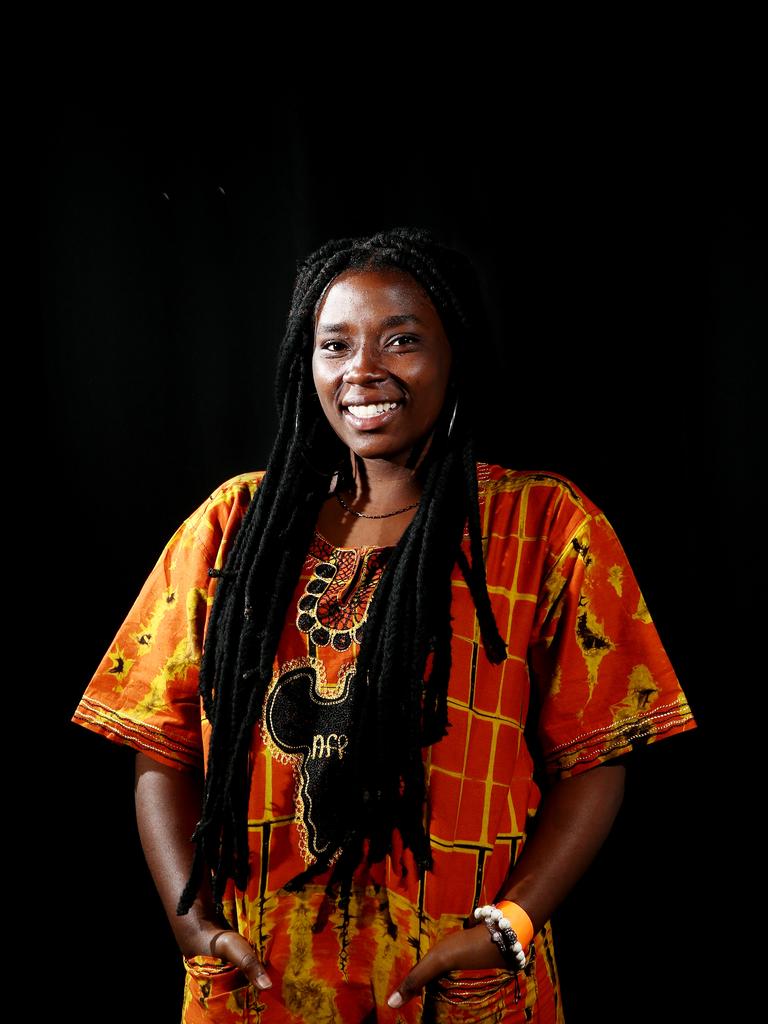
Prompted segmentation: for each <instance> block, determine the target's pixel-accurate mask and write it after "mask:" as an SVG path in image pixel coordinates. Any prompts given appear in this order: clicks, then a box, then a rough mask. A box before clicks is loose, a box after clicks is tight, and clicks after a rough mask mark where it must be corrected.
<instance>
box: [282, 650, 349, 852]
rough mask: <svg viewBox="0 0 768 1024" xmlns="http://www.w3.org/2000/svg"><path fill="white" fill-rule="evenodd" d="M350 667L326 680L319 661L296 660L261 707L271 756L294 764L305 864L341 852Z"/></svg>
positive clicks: (283, 667) (300, 834)
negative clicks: (330, 679) (337, 676)
mask: <svg viewBox="0 0 768 1024" xmlns="http://www.w3.org/2000/svg"><path fill="white" fill-rule="evenodd" d="M355 702H356V695H355V688H354V664H350V665H348V666H347V667H346V669H342V671H341V672H340V673H339V679H338V682H337V683H335V684H330V683H328V682H327V681H326V678H325V670H324V668H323V665H322V662H320V661H318V660H317V659H314V658H306V659H300V660H299V661H297V662H289V663H288V664H287V665H284V666H282V668H281V671H280V673H279V675H278V676H277V677H276V679H275V680H274V681H273V684H272V686H271V688H270V692H269V695H268V697H267V700H266V704H265V706H264V720H263V726H262V734H263V736H264V742H265V743H266V745H267V747H268V748H269V750H270V752H271V753H272V754H273V756H274V757H276V758H277V759H278V760H280V761H282V762H283V763H285V764H292V765H293V770H294V775H295V777H296V812H297V824H298V827H299V847H300V849H301V853H302V856H303V857H304V860H305V862H306V863H310V864H311V863H314V862H315V861H316V860H317V859H318V858H319V857H327V858H328V860H329V863H333V861H334V860H335V859H336V857H337V856H338V854H339V853H340V847H339V844H340V840H341V837H342V835H343V827H344V811H345V808H344V803H343V800H340V799H339V797H340V794H342V793H343V792H344V780H345V777H346V773H347V765H348V762H346V761H345V759H344V755H345V752H346V749H347V746H348V744H349V734H350V730H351V728H352V727H353V721H354V710H355V709H354V705H355Z"/></svg>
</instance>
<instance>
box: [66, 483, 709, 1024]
mask: <svg viewBox="0 0 768 1024" xmlns="http://www.w3.org/2000/svg"><path fill="white" fill-rule="evenodd" d="M261 476H262V474H261V473H250V474H244V475H242V476H239V477H235V478H233V479H232V480H229V481H227V482H226V483H224V484H223V485H222V486H221V487H219V488H218V489H217V490H216V491H215V492H214V494H213V495H212V496H211V497H210V498H209V499H208V500H207V501H205V502H204V503H203V504H202V505H201V506H200V508H198V509H197V511H196V512H195V513H194V514H193V515H192V516H190V518H189V519H187V520H186V521H185V522H184V523H183V524H182V525H181V526H180V527H179V529H178V530H177V532H176V533H175V534H174V536H173V537H172V538H171V539H170V541H169V542H168V544H167V545H166V548H165V550H164V551H163V553H162V554H161V556H160V558H159V560H158V562H157V564H156V566H155V568H154V570H153V571H152V573H151V575H150V576H149V578H148V579H147V582H146V584H145V585H144V587H143V589H142V591H141V593H140V594H139V597H138V598H137V600H136V603H135V604H134V607H133V608H132V610H131V612H130V614H129V615H128V617H127V619H126V620H125V622H124V623H123V625H122V626H121V628H120V629H119V631H118V633H117V636H116V637H115V640H114V642H113V644H112V645H111V647H110V648H109V651H108V652H107V654H106V655H105V657H104V659H103V661H102V664H101V665H100V666H99V668H98V670H97V672H96V674H95V675H94V677H93V679H92V680H91V682H90V684H89V686H88V688H87V690H86V691H85V694H84V695H83V698H82V700H81V701H80V703H79V705H78V708H77V710H76V712H75V715H74V721H76V722H78V723H80V724H81V725H84V726H86V727H87V728H89V729H92V730H94V731H96V732H99V733H101V734H102V735H104V736H106V737H107V738H109V739H112V740H115V741H117V742H120V743H126V744H128V745H130V746H132V747H135V748H136V749H137V750H142V751H144V752H146V753H147V754H149V755H150V756H152V757H154V758H156V759H157V760H158V761H160V762H162V763H164V764H166V765H171V766H173V767H175V768H178V769H179V770H180V771H189V770H199V769H200V768H202V767H203V766H204V763H205V758H206V755H207V747H208V739H209V730H210V727H209V724H208V722H207V721H206V720H205V718H204V717H203V716H202V711H201V706H200V701H199V698H198V696H197V692H196V691H197V683H198V668H199V663H200V652H201V646H202V641H203V637H204V635H205V629H206V627H207V623H208V618H209V613H210V607H211V602H212V599H213V594H214V591H215V587H216V580H215V578H212V577H210V576H209V575H208V570H209V569H210V568H221V567H222V565H223V562H224V558H225V555H226V552H227V550H228V549H229V546H230V544H231V541H232V539H233V537H234V535H235V533H236V531H237V528H238V526H239V524H240V522H241V520H242V517H243V514H244V512H245V510H246V509H247V507H248V504H249V502H250V500H251V497H252V495H253V494H254V492H255V490H256V488H257V487H258V485H259V482H260V480H261ZM478 483H479V492H480V506H481V507H480V515H481V523H482V532H483V537H484V552H485V558H486V570H487V576H488V590H489V594H490V597H491V602H492V605H493V610H494V613H495V615H496V620H497V622H498V624H499V628H500V630H501V633H502V635H503V636H504V638H505V639H506V641H507V643H508V657H507V659H506V661H504V662H503V663H502V664H500V665H493V664H491V663H490V662H489V661H488V659H487V658H486V656H485V653H484V650H483V647H482V643H481V642H480V637H479V631H478V624H477V618H476V616H475V610H474V605H473V602H472V599H471V597H470V595H469V592H468V589H467V587H466V583H465V581H464V578H463V576H462V575H461V572H460V570H459V568H458V566H457V567H456V568H455V570H454V573H453V577H452V585H453V605H452V615H453V623H452V625H453V640H452V657H453V664H452V671H451V680H450V688H449V719H450V729H449V733H448V735H447V736H446V737H445V738H444V739H443V740H441V741H440V742H439V743H437V744H435V745H433V746H432V747H431V748H428V749H427V750H426V751H425V765H426V770H427V778H428V785H429V794H430V806H431V813H432V817H431V822H430V838H431V844H432V850H433V856H434V870H433V871H431V872H428V873H427V874H426V875H425V876H424V877H420V876H419V872H418V870H417V869H416V867H415V865H414V863H413V860H412V858H411V856H410V853H409V851H405V852H403V851H402V850H401V849H400V848H399V847H398V845H397V843H396V844H395V849H394V853H393V855H392V856H391V857H390V858H388V859H387V860H386V862H385V863H383V864H379V865H375V866H373V867H371V868H364V867H361V868H360V869H359V871H358V872H357V875H356V876H355V885H354V887H353V893H352V897H351V899H350V901H349V903H348V905H346V906H339V905H338V904H337V902H336V900H335V899H334V898H333V896H332V895H331V894H329V893H328V892H326V885H325V882H326V881H327V876H321V877H319V878H317V879H314V880H313V883H312V884H311V885H307V886H306V887H305V888H304V889H303V890H302V891H300V892H289V891H287V890H286V889H285V888H284V886H285V885H286V883H287V882H288V881H289V880H290V879H292V878H294V877H295V876H296V875H298V874H299V873H300V872H301V871H303V870H304V869H305V868H306V866H307V865H308V864H311V863H312V862H313V860H314V859H315V857H316V856H317V854H318V853H319V852H321V851H323V850H326V849H327V848H328V844H329V843H332V841H333V837H332V836H331V835H329V834H327V833H326V831H325V829H324V826H323V822H324V821H326V820H328V815H327V813H323V812H327V811H328V807H327V804H326V803H325V801H328V799H329V796H330V794H331V793H332V792H334V793H336V792H338V791H339V789H340V788H341V789H342V790H343V781H344V769H345V764H344V751H345V748H346V745H347V742H348V736H349V734H350V731H351V730H353V729H354V727H355V722H354V714H353V712H352V699H351V698H352V695H353V693H354V686H355V680H354V665H355V657H356V653H357V650H358V645H359V642H360V640H361V637H362V633H363V631H364V629H365V622H366V615H367V609H368V607H369V604H370V599H371V596H372V595H373V593H374V592H375V587H376V584H377V582H378V579H379V578H380V576H381V573H382V572H383V571H384V569H385V567H386V562H387V558H388V555H389V553H390V549H388V548H373V547H368V548H358V549H343V548H338V547H335V546H334V545H332V544H331V543H329V542H328V541H327V540H325V539H324V538H323V537H321V536H319V535H317V534H316V535H315V538H314V541H313V543H312V545H311V547H310V550H309V551H308V553H307V557H306V560H305V562H304V566H303V569H302V572H301V574H300V578H299V580H298V582H297V585H296V589H295V593H294V596H293V600H292V602H291V605H290V608H289V614H288V616H287V619H286V623H285V627H284V631H283V635H282V639H281V642H280V645H279V648H278V651H277V654H276V657H275V663H274V674H273V679H272V683H271V686H270V688H269V691H268V694H267V697H266V700H265V704H264V709H263V714H262V716H261V720H260V721H259V723H258V724H257V726H256V727H255V729H254V734H253V740H252V747H251V754H250V770H251V776H252V785H251V795H250V806H249V821H248V827H249V837H250V851H251V852H250V857H251V860H250V880H249V882H248V886H247V890H246V891H245V892H242V891H239V890H236V889H235V887H234V884H233V883H230V886H229V888H228V891H227V900H226V903H225V909H226V910H227V912H228V916H229V919H230V920H231V921H232V922H234V923H236V926H237V927H238V929H239V930H240V931H241V932H242V934H243V935H245V937H246V938H247V939H248V940H249V941H250V942H251V944H252V945H253V947H254V949H255V950H256V951H257V952H258V953H259V955H260V956H261V957H262V959H263V960H264V961H265V963H266V964H267V966H268V969H269V974H270V976H271V978H272V980H273V983H274V984H273V988H272V989H270V990H267V991H265V992H257V991H256V990H255V989H253V988H251V987H250V986H248V985H245V984H244V980H245V979H244V978H243V976H242V975H241V974H240V973H239V971H237V970H236V969H235V968H233V967H229V966H228V965H226V964H225V963H223V962H222V961H221V960H218V959H217V958H214V957H210V956H198V957H192V958H189V959H187V960H185V962H184V964H185V969H186V984H185V989H184V997H183V1011H182V1014H183V1017H182V1019H183V1021H184V1022H185V1024H193V1022H198V1021H199V1022H206V1024H210V1022H232V1021H250V1022H263V1024H299V1022H305V1021H312V1022H317V1024H324V1022H328V1024H330V1022H338V1021H343V1022H345V1024H348V1022H355V1024H362V1022H366V1024H368V1022H374V1021H377V1022H378V1021H381V1022H391V1024H395V1022H402V1024H416V1022H420V1021H424V1022H426V1021H430V1020H431V1021H437V1022H441V1021H451V1022H467V1024H469V1022H480V1021H505V1022H513V1021H524V1020H525V1021H534V1022H540V1024H545V1022H546V1024H549V1022H559V1021H562V1020H563V1015H562V1007H561V1000H560V991H559V984H558V978H557V968H556V964H555V958H554V950H553V945H552V935H551V929H550V926H549V924H547V925H546V926H545V927H544V928H543V929H542V930H541V932H540V933H539V934H538V935H537V936H536V938H535V955H534V957H533V959H532V961H531V964H530V965H529V967H528V969H527V971H526V973H525V974H523V975H520V976H519V987H518V986H516V984H515V981H514V976H513V975H512V974H510V973H509V972H506V971H465V972H453V973H451V974H449V975H447V976H445V977H444V978H442V979H441V980H440V982H439V983H438V984H437V985H435V986H434V987H433V988H432V989H431V990H430V991H429V992H427V993H426V994H425V995H424V996H423V997H421V998H417V999H414V1000H412V1001H411V1002H410V1003H408V1004H407V1005H406V1006H405V1007H403V1008H402V1009H400V1010H391V1009H389V1008H388V1007H387V1005H386V998H387V996H388V995H389V993H390V992H392V991H393V989H394V988H396V987H397V985H398V984H399V983H400V982H401V981H402V979H403V978H404V977H405V975H406V974H407V973H408V971H409V970H410V969H411V967H412V966H413V964H414V963H415V962H416V961H417V959H418V958H419V957H420V956H423V955H424V953H425V952H426V951H427V950H428V949H429V948H430V947H431V946H432V945H434V943H435V942H437V941H438V940H439V939H440V938H441V937H442V936H445V935H447V934H449V933H450V932H451V931H454V930H456V929H458V928H461V927H462V925H463V924H464V921H465V919H466V918H467V917H468V916H469V915H470V914H471V911H472V909H473V907H474V906H476V905H477V904H478V903H480V902H482V903H487V902H491V901H493V900H494V899H496V898H500V894H501V893H502V892H503V890H504V883H505V879H506V877H507V874H508V872H509V870H510V867H511V866H512V865H513V864H514V863H515V861H516V860H517V858H518V857H519V855H520V852H521V849H522V846H523V843H524V842H525V837H526V833H527V830H528V826H529V822H530V819H531V817H532V816H533V815H534V814H535V813H536V809H537V807H538V805H539V801H540V796H541V794H540V790H539V787H538V785H537V783H536V782H535V781H534V778H533V769H534V756H533V754H532V751H535V752H536V755H535V756H536V758H537V760H538V761H539V762H540V767H541V769H542V772H544V773H546V774H547V775H548V776H549V777H550V778H553V779H554V778H564V777H568V776H572V775H576V774H578V773H580V772H583V771H587V770H588V769H590V768H592V767H594V766H595V765H598V764H600V763H601V762H604V761H606V760H608V759H610V758H614V757H617V756H620V755H624V754H627V753H628V752H630V751H631V750H632V749H633V748H636V747H637V746H639V745H644V744H648V743H653V742H656V741H657V740H659V739H662V738H664V737H669V736H672V735H675V734H676V733H680V732H683V731H684V730H686V729H691V728H694V727H695V723H694V720H693V717H692V714H691V711H690V708H689V706H688V703H687V701H686V698H685V695H684V693H683V691H682V689H681V687H680V684H679V682H678V680H677V678H676V676H675V673H674V671H673V669H672V666H671V665H670V662H669V660H668V658H667V656H666V654H665V652H664V649H663V647H662V645H661V643H660V641H659V637H658V634H657V632H656V630H655V627H654V625H653V623H652V621H651V618H650V616H649V614H648V610H647V608H646V606H645V602H644V601H643V598H642V596H641V594H640V591H639V589H638V585H637V582H636V580H635V577H634V575H633V573H632V570H631V568H630V566H629V564H628V562H627V558H626V556H625V554H624V552H623V550H622V548H621V546H620V544H619V541H618V540H617V538H616V535H615V533H614V531H613V529H612V528H611V526H610V525H609V523H608V522H607V520H606V519H605V516H604V515H603V514H602V513H601V512H600V510H599V509H598V508H596V507H595V506H594V504H592V503H591V502H590V501H589V499H588V498H586V497H585V496H584V494H583V493H582V492H581V491H580V490H579V489H578V488H577V487H575V486H574V484H572V483H571V482H570V481H568V480H566V479H564V478H563V477H560V476H557V475H554V474H545V473H523V472H517V471H513V470H509V469H505V468H503V467H501V466H496V465H487V464H479V465H478ZM464 545H465V550H466V551H467V553H469V548H468V537H466V536H465V538H464ZM403 867H404V868H405V871H404V872H403V871H402V870H401V869H402V868H403Z"/></svg>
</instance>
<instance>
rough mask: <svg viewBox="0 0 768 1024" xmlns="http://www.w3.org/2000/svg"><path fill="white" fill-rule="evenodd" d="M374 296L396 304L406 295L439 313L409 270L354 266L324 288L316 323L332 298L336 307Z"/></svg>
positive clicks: (316, 306)
mask: <svg viewBox="0 0 768 1024" xmlns="http://www.w3.org/2000/svg"><path fill="white" fill-rule="evenodd" d="M374 296H375V297H376V299H377V300H379V299H387V298H389V299H391V300H392V302H393V303H395V304H397V303H399V302H401V301H402V299H403V298H405V297H407V299H408V302H409V303H411V304H416V305H417V306H421V307H422V308H424V306H425V305H426V306H428V307H430V308H431V309H432V310H433V311H434V312H435V313H437V310H436V309H435V306H434V303H433V302H432V299H431V298H430V296H429V293H428V292H427V291H426V289H425V288H424V286H423V285H422V284H421V283H420V282H419V281H417V280H416V278H415V277H413V276H412V275H411V274H409V273H408V271H406V270H402V269H401V268H399V267H375V268H359V269H358V268H356V267H353V268H347V269H345V270H343V271H342V272H341V273H339V274H338V275H337V276H336V277H334V278H332V279H331V280H330V281H329V282H328V284H327V285H326V286H325V288H324V289H323V293H322V295H321V296H320V298H319V299H318V301H317V303H316V305H315V315H314V322H315V326H317V323H318V317H319V315H320V313H321V312H322V311H323V310H324V309H325V308H326V306H327V305H328V302H329V300H330V302H331V303H332V304H333V305H334V306H336V305H344V306H351V307H354V306H355V305H356V304H359V305H361V306H363V305H364V304H365V302H366V301H367V300H370V299H371V298H372V297H374Z"/></svg>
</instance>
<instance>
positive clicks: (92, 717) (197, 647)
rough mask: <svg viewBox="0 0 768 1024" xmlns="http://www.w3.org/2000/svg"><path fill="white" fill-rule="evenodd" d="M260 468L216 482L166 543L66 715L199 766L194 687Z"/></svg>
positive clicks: (186, 765)
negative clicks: (220, 574)
mask: <svg viewBox="0 0 768 1024" xmlns="http://www.w3.org/2000/svg"><path fill="white" fill-rule="evenodd" d="M260 478H261V474H250V475H248V474H244V475H243V476H241V477H234V478H232V480H230V481H227V483H225V484H222V485H221V487H220V488H218V489H217V490H216V491H215V492H214V494H213V495H211V497H209V498H208V499H207V500H206V501H205V502H203V504H202V505H200V507H199V508H198V509H197V510H196V511H195V512H194V513H193V514H192V515H191V516H190V517H189V518H188V519H186V520H185V521H184V522H183V523H182V524H181V526H180V527H179V528H178V530H177V531H176V532H175V533H174V535H173V536H172V537H171V539H170V540H169V541H168V543H167V544H166V545H165V547H164V549H163V551H162V553H161V555H160V557H159V558H158V560H157V562H156V564H155V566H154V568H153V569H152V572H151V573H150V575H149V577H148V578H147V580H146V582H145V583H144V586H143V587H142V589H141V592H140V593H139V595H138V597H137V598H136V601H135V602H134V604H133V607H132V608H131V610H130V612H129V613H128V616H127V617H126V619H125V621H124V622H123V624H122V625H121V626H120V628H119V630H118V631H117V635H116V636H115V638H114V640H113V641H112V644H111V645H110V647H109V649H108V651H107V652H106V654H105V655H104V657H103V659H102V661H101V664H100V665H99V667H98V669H97V670H96V672H95V674H94V676H93V678H92V679H91V681H90V683H89V684H88V686H87V688H86V690H85V692H84V694H83V696H82V698H81V700H80V702H79V704H78V706H77V708H76V710H75V713H74V715H73V716H72V721H73V722H76V723H77V724H78V725H82V726H84V727H85V728H86V729H91V730H92V731H93V732H96V733H99V734H101V735H102V736H105V737H106V738H107V739H109V740H113V741H114V742H116V743H123V744H126V745H127V746H130V747H133V748H135V749H136V750H141V751H143V752H145V753H146V754H148V755H149V756H151V757H153V758H154V759H155V760H157V761H160V762H162V763H163V764H166V765H170V766H171V767H175V768H179V769H182V770H183V769H190V768H197V767H200V768H202V767H203V762H204V752H203V742H202V734H201V703H200V697H199V694H198V683H199V670H200V659H201V654H202V648H203V639H204V636H205V630H206V628H207V624H208V619H209V617H210V609H211V606H212V603H213V595H214V592H215V588H216V579H215V578H214V577H211V576H210V575H209V572H208V570H209V569H211V568H215V569H220V568H221V566H222V565H223V561H224V558H225V554H226V550H227V548H228V546H229V544H230V543H231V540H232V539H233V537H234V535H235V533H236V531H237V528H238V526H239V523H240V522H241V520H242V517H243V515H244V514H245V510H246V509H247V507H248V504H249V502H250V499H251V496H252V494H253V492H254V490H255V488H256V486H257V485H258V482H259V480H260Z"/></svg>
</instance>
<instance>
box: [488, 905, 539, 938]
mask: <svg viewBox="0 0 768 1024" xmlns="http://www.w3.org/2000/svg"><path fill="white" fill-rule="evenodd" d="M495 905H496V907H497V908H498V909H499V910H500V911H501V912H502V913H503V914H504V917H506V919H507V920H508V921H509V923H510V924H511V925H512V929H513V931H514V932H515V933H516V934H517V941H518V942H519V943H520V945H521V946H522V947H523V949H527V948H528V946H529V944H530V942H531V940H532V939H533V934H534V933H533V921H532V920H531V919H530V917H528V915H527V914H526V912H525V911H524V910H523V908H522V907H521V906H520V904H519V903H513V902H512V900H502V901H501V903H497V904H495Z"/></svg>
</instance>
